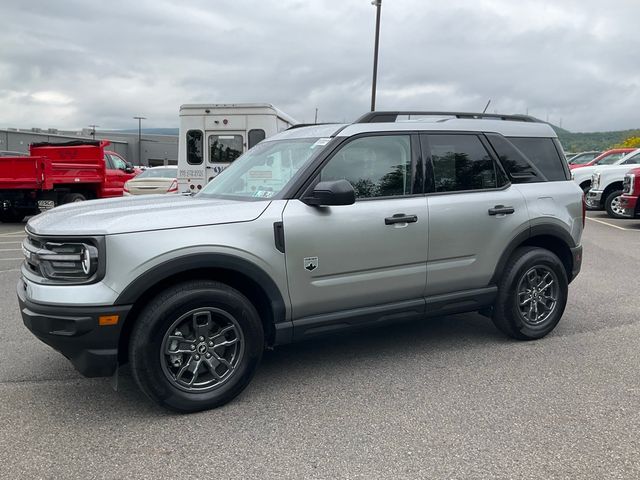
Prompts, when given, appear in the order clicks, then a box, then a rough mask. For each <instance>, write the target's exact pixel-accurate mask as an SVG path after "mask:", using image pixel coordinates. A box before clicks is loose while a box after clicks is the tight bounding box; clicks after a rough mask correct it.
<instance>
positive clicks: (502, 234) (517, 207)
mask: <svg viewBox="0 0 640 480" xmlns="http://www.w3.org/2000/svg"><path fill="white" fill-rule="evenodd" d="M421 141H422V151H423V154H424V155H425V157H426V158H427V160H428V162H427V172H428V177H430V179H429V180H428V183H430V188H429V190H430V191H431V193H430V194H428V196H427V200H428V208H429V257H428V264H427V288H426V295H427V296H432V295H439V294H444V293H453V292H461V291H465V290H473V289H478V288H483V287H486V286H488V285H489V283H490V281H491V278H492V276H493V274H494V270H495V268H496V266H497V264H498V261H499V259H500V257H501V255H502V253H503V252H504V251H505V250H506V249H507V246H508V245H509V243H510V242H511V240H512V239H513V238H515V236H516V235H517V234H518V233H520V232H523V231H526V230H527V229H528V228H529V214H528V211H527V205H526V202H525V199H524V197H523V195H522V194H521V193H520V192H519V190H518V188H517V186H514V185H511V184H510V183H509V181H508V179H507V177H506V174H505V173H504V171H503V170H502V168H501V167H500V165H498V163H497V162H496V160H495V158H494V157H493V154H492V153H491V152H490V150H489V148H488V147H489V146H488V143H487V142H486V139H484V137H483V136H481V135H476V134H459V133H455V134H441V133H438V134H429V135H422V136H421ZM427 308H428V307H427Z"/></svg>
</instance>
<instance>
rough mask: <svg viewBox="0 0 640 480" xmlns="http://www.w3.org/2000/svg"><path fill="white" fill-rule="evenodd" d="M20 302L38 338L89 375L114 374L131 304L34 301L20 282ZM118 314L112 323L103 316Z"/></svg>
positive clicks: (30, 326)
mask: <svg viewBox="0 0 640 480" xmlns="http://www.w3.org/2000/svg"><path fill="white" fill-rule="evenodd" d="M17 290H18V292H17V293H18V302H19V304H20V313H21V314H22V321H23V322H24V324H25V326H26V327H27V328H28V329H29V330H30V331H31V333H33V334H34V335H35V336H36V337H38V339H40V340H42V341H43V342H44V343H46V344H47V345H49V346H51V347H53V348H54V349H55V350H57V351H59V352H60V353H62V354H63V355H64V356H65V357H67V358H68V359H69V360H70V361H71V363H72V364H73V366H74V367H75V368H76V369H77V370H78V371H79V372H80V373H81V374H82V375H84V376H86V377H104V376H109V375H112V374H113V373H114V372H115V369H116V367H117V365H118V341H119V338H120V332H121V330H122V325H123V324H124V321H125V318H126V316H127V314H128V313H129V310H130V309H131V306H130V305H124V306H106V307H92V306H89V307H75V306H69V307H65V306H52V305H43V304H40V303H34V302H31V301H30V300H29V299H28V298H27V296H26V285H25V283H24V281H23V280H22V279H20V280H19V281H18V287H17ZM114 315H118V321H117V323H116V324H112V325H99V317H101V316H114Z"/></svg>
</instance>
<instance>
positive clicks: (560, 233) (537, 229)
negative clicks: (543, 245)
mask: <svg viewBox="0 0 640 480" xmlns="http://www.w3.org/2000/svg"><path fill="white" fill-rule="evenodd" d="M542 235H546V236H549V237H555V238H557V239H558V240H561V241H562V242H563V243H564V244H565V245H566V246H567V247H568V248H569V250H573V249H575V248H576V247H577V246H578V245H576V242H575V241H574V240H573V237H572V236H571V235H570V234H569V232H567V230H565V229H564V228H562V227H560V226H559V225H555V224H552V223H548V224H543V225H531V226H530V227H529V228H528V229H526V230H523V231H521V232H520V233H518V234H517V235H516V236H515V237H514V238H513V239H512V240H511V241H510V242H509V244H508V245H507V248H505V250H504V252H502V256H501V257H500V261H499V262H498V265H497V266H496V269H495V271H494V273H493V277H491V281H490V282H489V283H490V284H491V285H495V284H496V283H497V282H498V280H499V279H500V276H501V275H502V272H503V271H504V267H505V265H506V264H507V261H508V260H509V257H511V255H512V254H513V252H514V251H515V249H516V248H518V247H519V246H520V245H522V244H523V243H524V242H525V241H526V240H528V239H530V238H533V237H538V236H542ZM571 275H572V272H567V276H568V277H569V278H570V277H571ZM570 280H571V278H570Z"/></svg>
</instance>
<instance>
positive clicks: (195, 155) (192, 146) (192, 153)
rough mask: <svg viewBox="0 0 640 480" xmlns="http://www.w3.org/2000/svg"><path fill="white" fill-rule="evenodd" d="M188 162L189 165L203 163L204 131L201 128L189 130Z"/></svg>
mask: <svg viewBox="0 0 640 480" xmlns="http://www.w3.org/2000/svg"><path fill="white" fill-rule="evenodd" d="M187 163H188V164H189V165H200V164H201V163H202V132H201V131H200V130H189V131H188V132H187Z"/></svg>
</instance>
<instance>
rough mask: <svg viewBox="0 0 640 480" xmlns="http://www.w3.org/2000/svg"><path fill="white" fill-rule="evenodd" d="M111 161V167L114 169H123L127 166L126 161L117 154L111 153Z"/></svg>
mask: <svg viewBox="0 0 640 480" xmlns="http://www.w3.org/2000/svg"><path fill="white" fill-rule="evenodd" d="M111 161H112V162H113V167H114V168H115V169H116V170H124V169H125V168H127V164H126V162H125V161H124V160H122V159H121V158H120V157H119V156H117V155H111Z"/></svg>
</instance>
